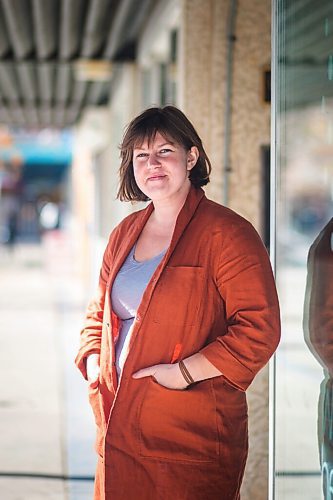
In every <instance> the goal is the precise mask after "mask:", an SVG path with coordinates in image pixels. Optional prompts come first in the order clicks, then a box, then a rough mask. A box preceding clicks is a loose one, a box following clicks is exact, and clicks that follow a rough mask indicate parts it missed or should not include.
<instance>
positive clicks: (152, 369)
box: [132, 366, 156, 378]
mask: <svg viewBox="0 0 333 500" xmlns="http://www.w3.org/2000/svg"><path fill="white" fill-rule="evenodd" d="M155 373H156V366H148V368H143V369H142V370H139V371H137V372H135V373H133V375H132V377H133V378H144V377H149V376H150V375H155Z"/></svg>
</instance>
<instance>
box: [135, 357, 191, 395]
mask: <svg viewBox="0 0 333 500" xmlns="http://www.w3.org/2000/svg"><path fill="white" fill-rule="evenodd" d="M149 376H151V377H153V378H154V379H155V380H156V382H157V383H158V384H160V385H162V386H163V387H166V388H167V389H176V390H184V389H186V388H187V387H188V384H187V382H186V381H185V379H184V377H183V375H182V374H181V371H180V369H179V366H178V363H177V364H161V365H154V366H149V367H148V368H143V369H142V370H139V371H138V372H136V373H134V374H133V375H132V377H133V378H143V377H149Z"/></svg>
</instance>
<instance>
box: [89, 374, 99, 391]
mask: <svg viewBox="0 0 333 500" xmlns="http://www.w3.org/2000/svg"><path fill="white" fill-rule="evenodd" d="M88 382H89V387H90V388H91V389H96V387H98V384H99V379H98V377H97V379H96V380H88Z"/></svg>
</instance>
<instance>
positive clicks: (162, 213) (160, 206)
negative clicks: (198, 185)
mask: <svg viewBox="0 0 333 500" xmlns="http://www.w3.org/2000/svg"><path fill="white" fill-rule="evenodd" d="M189 190H190V187H189V189H188V190H186V191H185V192H183V193H181V195H180V196H178V197H177V198H176V199H173V200H157V201H154V211H153V213H152V218H153V220H154V221H155V222H157V223H158V224H160V225H161V226H169V225H174V224H175V222H176V219H177V217H178V214H179V212H180V211H181V209H182V208H183V205H184V203H185V200H186V198H187V195H188V193H189Z"/></svg>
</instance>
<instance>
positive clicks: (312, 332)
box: [303, 218, 333, 500]
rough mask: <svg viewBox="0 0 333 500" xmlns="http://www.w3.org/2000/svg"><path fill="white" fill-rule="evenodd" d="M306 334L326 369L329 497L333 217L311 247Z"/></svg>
mask: <svg viewBox="0 0 333 500" xmlns="http://www.w3.org/2000/svg"><path fill="white" fill-rule="evenodd" d="M303 326H304V337H305V341H306V343H307V345H308V347H309V349H310V351H311V352H312V354H313V355H314V357H315V358H316V359H317V360H318V362H319V363H320V364H321V365H322V367H323V369H324V380H323V382H322V383H321V386H320V396H319V403H318V447H319V457H320V464H321V471H322V479H323V494H324V498H325V500H331V499H332V498H333V218H332V219H331V220H330V222H329V223H328V224H327V225H326V226H325V227H324V229H323V230H322V231H321V232H320V233H319V235H318V237H317V238H316V239H315V241H314V242H313V244H312V246H311V247H310V250H309V256H308V276H307V286H306V294H305V301H304V319H303Z"/></svg>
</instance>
